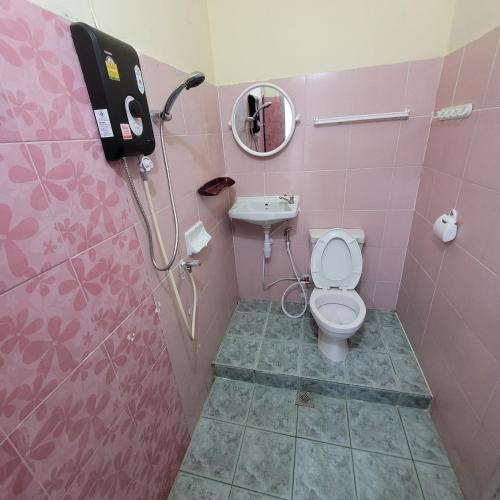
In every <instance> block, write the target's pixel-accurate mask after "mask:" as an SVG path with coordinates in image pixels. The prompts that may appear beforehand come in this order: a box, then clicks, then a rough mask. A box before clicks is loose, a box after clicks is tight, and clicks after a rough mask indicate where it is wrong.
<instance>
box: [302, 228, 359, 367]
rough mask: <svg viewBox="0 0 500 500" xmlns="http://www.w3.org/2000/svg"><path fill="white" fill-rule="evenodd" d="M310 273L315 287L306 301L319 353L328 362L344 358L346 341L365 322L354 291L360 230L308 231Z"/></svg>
mask: <svg viewBox="0 0 500 500" xmlns="http://www.w3.org/2000/svg"><path fill="white" fill-rule="evenodd" d="M309 237H310V241H311V244H312V245H313V250H312V255H311V274H312V279H313V282H314V285H315V288H314V291H313V292H312V294H311V297H310V299H309V306H310V308H311V313H312V315H313V317H314V319H315V320H316V323H317V324H318V326H319V335H318V347H319V350H320V351H321V352H322V353H323V354H324V355H325V356H326V357H327V358H328V359H331V360H332V361H343V360H345V358H346V357H347V353H348V347H347V339H348V338H349V337H351V336H352V335H354V334H355V333H356V332H357V331H358V330H359V328H360V327H361V325H362V324H363V321H364V320H365V316H366V306H365V303H364V302H363V299H362V298H361V297H360V296H359V295H358V294H357V292H356V290H355V289H354V288H355V287H356V285H357V284H358V282H359V279H360V277H361V271H362V269H363V257H362V256H361V248H362V246H363V243H364V241H365V233H364V231H363V230H362V229H337V228H336V229H310V230H309Z"/></svg>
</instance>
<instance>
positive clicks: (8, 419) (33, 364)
mask: <svg viewBox="0 0 500 500" xmlns="http://www.w3.org/2000/svg"><path fill="white" fill-rule="evenodd" d="M0 306H1V307H0V310H1V311H2V315H1V316H0V342H1V351H2V353H3V354H4V359H3V366H4V369H5V376H4V377H3V381H4V383H3V388H2V390H1V391H0V394H2V397H1V398H0V399H1V400H2V403H0V422H1V424H0V427H1V428H3V429H4V430H5V431H6V432H10V431H11V430H12V429H13V428H14V427H15V426H16V425H17V424H18V423H19V422H20V421H21V420H22V419H24V418H26V417H27V416H28V415H29V414H30V413H31V412H32V411H33V410H34V409H35V407H36V406H37V405H38V404H39V403H41V402H42V400H43V399H44V398H45V397H47V396H48V395H49V394H50V392H51V391H52V390H54V389H55V388H56V386H57V385H58V384H59V383H61V382H62V380H63V379H64V378H65V377H66V376H68V375H69V374H70V373H71V371H72V370H74V369H75V368H76V367H77V366H78V364H79V363H80V361H81V360H82V359H83V358H84V357H85V356H86V355H87V354H88V353H90V352H91V351H93V350H94V349H95V348H96V347H97V345H98V343H99V342H100V341H101V340H102V339H100V338H99V336H98V335H97V332H96V331H95V328H94V326H93V325H92V323H91V320H90V308H89V307H88V305H87V302H86V300H85V298H84V296H83V292H82V290H81V288H80V287H79V285H78V283H77V281H76V276H75V274H74V272H73V270H72V268H71V266H70V265H69V264H68V263H64V264H61V265H60V266H57V267H56V268H54V269H52V270H50V271H48V272H46V273H44V274H41V275H40V276H38V277H36V278H34V279H32V280H30V281H28V282H27V283H25V284H23V285H20V286H18V287H16V288H14V289H13V290H10V291H9V292H7V293H5V294H3V295H1V296H0Z"/></svg>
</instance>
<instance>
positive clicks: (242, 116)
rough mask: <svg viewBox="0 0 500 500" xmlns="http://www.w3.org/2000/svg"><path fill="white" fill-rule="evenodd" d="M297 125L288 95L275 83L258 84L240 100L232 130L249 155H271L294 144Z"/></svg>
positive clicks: (234, 113) (245, 91)
mask: <svg viewBox="0 0 500 500" xmlns="http://www.w3.org/2000/svg"><path fill="white" fill-rule="evenodd" d="M295 122H296V114H295V108H294V106H293V102H292V100H291V99H290V97H289V96H288V94H287V93H286V92H285V91H284V90H283V89H282V88H280V87H278V86H277V85H274V84H272V83H256V84H254V85H252V86H250V87H248V88H247V89H245V90H244V91H243V92H242V93H241V94H240V96H239V97H238V99H237V100H236V103H235V104H234V107H233V114H232V116H231V129H232V131H233V136H234V139H235V140H236V142H237V143H238V145H239V146H240V147H241V148H242V149H243V150H245V151H246V152H247V153H249V154H251V155H254V156H271V155H273V154H276V153H278V152H279V151H281V150H282V149H283V148H284V147H285V146H286V145H287V144H288V143H289V142H290V140H291V138H292V136H293V133H294V131H295Z"/></svg>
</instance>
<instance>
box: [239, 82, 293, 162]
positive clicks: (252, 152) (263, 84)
mask: <svg viewBox="0 0 500 500" xmlns="http://www.w3.org/2000/svg"><path fill="white" fill-rule="evenodd" d="M257 87H271V88H273V89H274V90H276V91H278V92H280V93H281V94H282V95H283V97H285V99H287V101H288V102H289V104H290V108H291V109H292V130H291V131H290V135H289V136H288V137H287V138H286V139H285V140H284V141H283V142H282V143H281V144H280V145H279V146H278V147H277V148H276V149H273V150H272V151H264V152H260V151H255V150H253V149H250V148H249V147H248V146H247V145H246V144H245V143H244V142H243V141H242V140H241V139H240V136H239V135H238V134H237V133H236V132H235V130H236V107H237V105H238V102H239V101H240V99H241V98H243V97H244V96H245V95H246V94H247V93H248V92H250V91H251V90H253V89H255V88H257ZM297 120H298V117H297V113H296V112H295V106H294V105H293V101H292V100H291V99H290V96H289V95H288V94H287V93H286V92H285V91H284V90H283V89H282V88H281V87H279V86H278V85H275V84H274V83H267V82H259V83H254V84H253V85H250V87H247V88H246V89H245V90H244V91H243V92H241V94H240V95H239V96H238V98H237V99H236V101H235V103H234V106H233V111H232V113H231V131H232V133H233V137H234V140H235V141H236V142H237V144H238V146H239V147H240V148H241V149H243V151H245V152H246V153H248V154H250V155H252V156H257V157H260V158H265V157H267V156H273V155H275V154H277V153H279V152H280V151H282V150H283V149H284V148H285V147H286V146H287V145H288V143H289V142H290V141H291V140H292V137H293V134H294V133H295V127H296V125H297Z"/></svg>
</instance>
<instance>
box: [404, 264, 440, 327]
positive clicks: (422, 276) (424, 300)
mask: <svg viewBox="0 0 500 500" xmlns="http://www.w3.org/2000/svg"><path fill="white" fill-rule="evenodd" d="M435 289H436V287H435V285H434V283H433V282H432V280H431V279H430V278H429V276H428V275H427V274H426V273H425V272H423V271H422V268H418V270H417V273H416V275H415V279H414V282H413V286H412V287H411V288H410V289H408V293H409V295H410V299H411V300H412V306H411V309H412V314H413V315H414V316H416V317H418V318H420V319H421V320H422V321H423V322H426V321H427V318H428V316H429V312H430V309H431V304H432V298H433V296H434V292H435Z"/></svg>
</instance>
